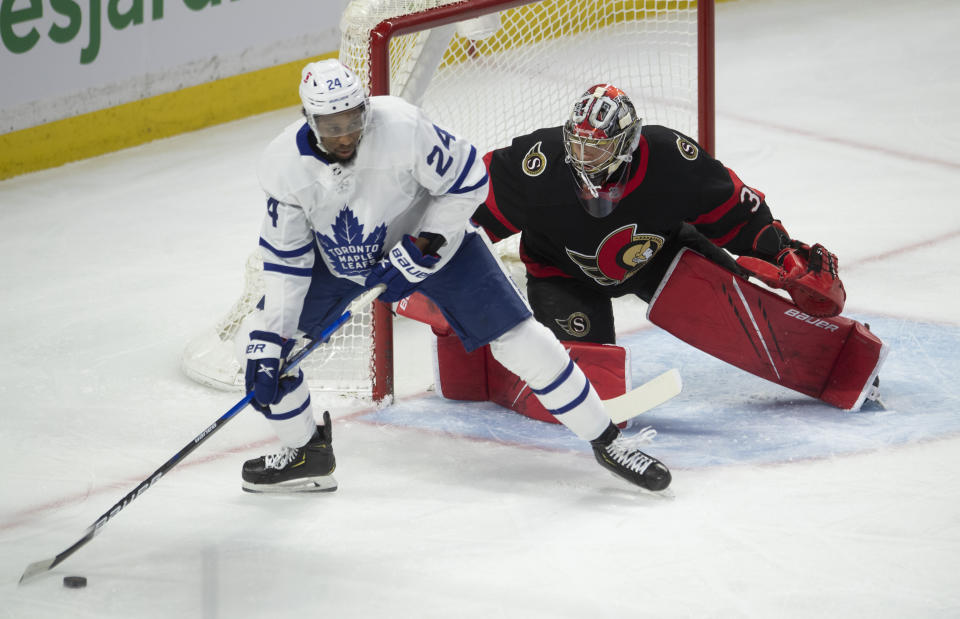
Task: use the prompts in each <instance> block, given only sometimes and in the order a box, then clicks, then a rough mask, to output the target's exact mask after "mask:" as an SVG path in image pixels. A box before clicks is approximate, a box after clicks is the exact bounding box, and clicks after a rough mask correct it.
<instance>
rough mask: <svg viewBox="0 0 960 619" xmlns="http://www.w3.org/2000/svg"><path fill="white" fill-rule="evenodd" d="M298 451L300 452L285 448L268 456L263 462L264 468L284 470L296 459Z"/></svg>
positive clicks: (292, 448) (293, 448) (295, 449)
mask: <svg viewBox="0 0 960 619" xmlns="http://www.w3.org/2000/svg"><path fill="white" fill-rule="evenodd" d="M298 451H300V450H299V449H297V448H295V447H284V448H283V449H281V450H280V451H279V452H277V453H275V454H269V455H266V456H264V460H263V463H264V467H265V468H268V469H282V468H283V467H285V466H287V465H288V464H290V463H291V462H292V461H293V459H294V458H296V456H297V452H298Z"/></svg>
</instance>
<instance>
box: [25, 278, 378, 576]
mask: <svg viewBox="0 0 960 619" xmlns="http://www.w3.org/2000/svg"><path fill="white" fill-rule="evenodd" d="M385 288H386V286H385V285H383V284H380V285H378V286H374V287H373V288H371V289H369V290H365V291H364V292H363V293H361V294H360V295H359V296H358V297H357V298H356V299H354V300H353V301H352V302H351V303H350V306H349V308H348V309H347V310H346V311H345V312H344V313H343V314H341V315H340V317H339V318H337V319H336V320H335V321H334V323H333V324H332V325H330V326H329V327H327V328H326V329H324V330H323V332H322V333H321V334H320V337H318V338H317V339H315V340H313V341H312V342H311V343H310V344H309V345H307V346H306V347H304V348H303V350H301V351H300V352H298V353H297V354H295V355H294V356H293V357H291V358H290V359H288V360H287V363H286V364H285V365H284V368H283V372H287V371H289V370H292V369H293V368H295V367H296V366H297V365H298V364H299V363H300V362H301V361H303V360H304V358H306V356H307V355H309V354H310V353H311V352H313V351H314V349H316V348H317V346H319V345H320V344H322V343H323V342H325V341H327V340H328V339H330V336H331V335H333V334H334V332H336V331H337V330H338V329H339V328H340V327H341V326H342V325H343V323H345V322H346V321H348V320H349V319H350V317H351V316H353V312H355V311H356V310H357V308H358V307H363V306H365V305H367V304H368V303H370V302H371V301H373V300H374V299H375V298H377V297H378V296H380V293H381V292H383V290H384V289H385ZM252 399H253V392H250V393H248V394H247V395H245V396H244V397H243V399H241V400H240V401H239V402H237V403H236V404H235V405H234V406H233V408H231V409H230V410H228V411H227V412H225V413H224V414H223V415H221V416H220V418H219V419H217V420H216V421H214V422H213V423H212V424H210V425H209V426H208V427H207V428H206V429H204V430H203V432H201V433H200V434H198V435H197V436H195V437H194V438H193V440H192V441H190V442H189V443H187V444H186V446H184V448H183V449H181V450H180V451H178V452H177V453H176V454H175V455H174V456H173V457H172V458H170V459H169V460H167V461H166V462H164V463H163V465H162V466H161V467H160V468H158V469H157V470H156V471H154V472H153V473H152V474H151V475H150V476H149V477H147V478H146V479H144V480H143V481H142V482H140V484H139V485H137V487H136V488H134V489H133V490H131V491H130V492H128V493H127V495H126V496H125V497H123V498H122V499H120V500H119V501H117V503H116V504H115V505H114V506H113V507H111V508H110V509H109V510H107V511H106V512H104V514H103V515H102V516H100V517H99V518H97V520H96V522H94V523H93V524H92V525H90V526H89V527H88V528H87V530H86V531H85V532H84V534H83V537H81V538H80V539H79V540H77V542H76V543H74V544H73V545H72V546H70V547H69V548H67V549H66V550H64V551H63V552H61V553H60V554H58V555H57V556H55V557H52V558H50V559H44V560H43V561H36V562H34V563H31V564H30V565H28V566H27V569H26V570H24V572H23V575H22V576H21V577H20V584H23V583H24V582H26V581H28V580H30V579H32V578H34V577H36V576H38V575H40V574H43V573H44V572H48V571H50V570H51V569H53V568H55V567H56V566H57V565H59V564H61V563H63V561H64V560H66V559H67V557H69V556H70V555H72V554H73V553H75V552H76V551H78V550H80V548H82V547H83V546H84V545H85V544H86V543H87V542H89V541H90V540H92V539H93V538H94V537H95V536H96V535H97V534H98V533H99V532H100V529H102V528H103V526H104V525H106V524H107V522H109V521H110V519H111V518H113V517H114V516H116V515H117V514H118V513H120V511H121V510H122V509H123V508H124V507H126V506H127V505H129V504H130V503H132V502H133V500H134V499H136V498H137V497H139V496H140V495H141V494H143V493H144V492H146V491H147V490H148V489H149V488H150V487H151V486H152V485H153V484H155V483H157V482H158V481H159V480H160V478H161V477H163V476H164V475H166V474H167V473H169V472H170V470H171V469H172V468H173V467H175V466H176V465H177V464H179V463H180V461H181V460H183V459H184V458H186V457H187V456H188V455H190V454H191V453H192V452H193V450H195V449H196V448H197V447H199V446H200V445H201V444H203V443H204V441H206V440H207V439H208V438H210V437H211V436H213V435H214V434H215V433H216V432H217V431H218V430H219V429H220V428H222V427H223V426H224V425H225V424H226V423H227V422H228V421H230V420H231V419H233V417H234V416H236V414H237V413H239V412H240V411H242V410H243V409H244V408H246V407H247V405H248V404H250V400H252Z"/></svg>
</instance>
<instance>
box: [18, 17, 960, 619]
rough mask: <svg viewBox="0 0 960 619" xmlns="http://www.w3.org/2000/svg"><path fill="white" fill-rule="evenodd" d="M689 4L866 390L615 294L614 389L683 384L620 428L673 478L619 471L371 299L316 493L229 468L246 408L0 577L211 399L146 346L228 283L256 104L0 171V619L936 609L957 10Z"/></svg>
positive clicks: (223, 404)
mask: <svg viewBox="0 0 960 619" xmlns="http://www.w3.org/2000/svg"><path fill="white" fill-rule="evenodd" d="M717 14H718V15H717V16H718V27H717V65H718V77H717V90H718V94H717V102H718V113H717V124H718V134H717V149H718V154H719V156H720V158H721V159H722V160H723V161H724V163H726V164H727V165H729V166H730V167H732V168H733V169H735V170H736V171H737V172H738V173H739V175H740V176H741V178H743V179H744V181H745V182H747V183H749V184H751V185H754V186H756V187H758V188H760V189H761V190H763V191H764V192H766V194H767V197H768V200H769V202H770V204H771V205H772V208H773V209H774V211H775V213H776V215H777V216H779V217H780V218H782V219H783V221H784V222H785V224H786V226H787V228H788V230H790V231H791V233H792V234H793V235H794V236H795V237H797V238H800V239H804V240H808V241H817V242H821V243H824V244H825V245H826V246H827V247H828V248H830V249H831V250H832V251H834V252H836V253H837V254H838V255H839V257H840V264H841V271H842V273H843V276H844V282H845V284H846V286H847V290H848V294H849V301H848V308H847V309H848V313H849V314H850V315H851V316H853V317H855V318H858V319H860V320H864V321H867V322H870V323H871V326H872V328H873V329H874V331H875V332H876V333H877V334H878V335H880V337H882V338H883V339H884V340H885V341H887V342H888V343H889V344H890V345H891V352H890V355H889V357H888V360H887V363H886V366H885V369H884V372H882V373H881V379H882V381H883V388H884V392H885V393H884V398H885V399H886V401H887V404H888V410H887V411H883V412H869V413H856V414H849V413H843V412H841V411H837V410H834V409H831V408H829V407H826V406H823V405H821V404H819V403H818V402H815V401H812V400H809V399H806V398H803V397H801V396H798V395H795V394H792V393H790V392H787V391H784V390H782V389H779V388H777V387H775V386H773V385H769V384H767V383H765V382H763V381H761V380H759V379H755V378H753V377H751V376H747V375H745V374H743V373H742V372H739V371H737V370H734V369H732V368H730V367H727V366H724V365H723V364H721V363H719V362H716V361H714V360H712V359H710V358H709V357H706V356H705V355H703V354H701V353H699V352H697V351H694V350H691V349H689V348H687V347H684V346H683V345H681V344H679V343H677V342H676V341H675V340H673V339H672V338H671V337H670V336H667V335H666V334H664V333H662V332H659V331H657V330H655V329H649V328H646V326H645V324H644V321H643V319H642V312H643V306H642V304H636V305H633V306H631V305H623V306H619V307H618V309H617V312H618V320H619V321H620V324H621V326H622V327H623V328H624V330H625V332H624V334H623V336H622V341H623V342H624V343H626V344H628V345H629V346H630V348H631V351H632V353H633V368H634V380H635V381H641V380H645V379H646V378H650V377H652V376H655V375H656V374H658V373H659V372H661V371H663V369H665V368H667V367H679V368H680V369H681V372H682V373H683V376H684V383H685V391H684V393H683V394H682V395H681V396H679V397H678V398H676V399H675V400H673V401H672V402H670V403H668V404H667V405H665V406H663V407H661V408H658V409H655V410H653V411H651V412H649V413H647V414H646V415H644V416H643V417H642V418H640V419H639V420H638V422H643V423H649V424H652V425H653V426H654V427H655V428H656V429H657V430H658V431H659V435H658V437H657V438H656V440H655V441H654V443H653V444H652V445H651V447H650V451H651V452H652V453H655V454H657V455H659V456H660V457H662V458H663V459H664V461H666V462H667V464H669V465H670V466H671V467H672V468H673V470H674V485H673V497H672V498H664V497H657V496H651V495H644V494H638V493H637V492H635V491H634V490H632V489H631V488H630V487H629V486H626V485H624V484H622V483H621V482H619V481H618V480H616V479H614V478H613V477H612V476H610V475H609V474H608V473H606V472H605V471H604V470H603V469H602V468H600V467H599V466H597V465H596V464H595V463H594V462H593V461H592V458H591V456H590V454H589V453H588V452H587V451H586V449H585V448H584V446H583V445H582V444H580V443H579V442H578V441H576V440H574V439H572V438H571V437H570V436H569V434H566V433H565V432H564V431H563V429H562V428H560V427H557V426H550V425H546V424H541V423H537V422H533V421H530V420H527V419H525V418H520V417H518V416H516V415H513V414H511V413H508V412H505V411H503V409H499V408H497V407H496V406H493V405H490V404H469V405H462V404H455V403H450V402H445V401H443V400H441V399H439V398H437V397H436V396H435V395H433V394H432V393H430V392H427V391H426V389H427V388H428V387H429V384H430V382H431V380H432V377H431V374H430V370H429V357H430V342H429V330H428V329H426V328H423V327H421V326H420V325H414V324H410V323H407V322H400V323H399V324H398V328H397V334H398V338H399V339H401V340H402V342H403V343H402V345H401V346H400V348H399V351H398V354H399V355H400V356H401V357H400V360H399V362H398V364H397V367H398V383H399V384H400V386H401V395H402V396H403V397H402V398H401V399H400V401H399V402H398V403H397V404H396V405H395V406H393V407H392V408H389V409H386V410H382V411H370V410H363V409H361V410H351V409H350V408H349V407H347V406H344V405H341V404H339V403H336V402H334V403H333V404H334V405H335V406H334V408H333V413H334V416H335V418H336V422H335V424H334V442H335V445H336V449H337V457H338V469H337V478H338V480H339V482H340V489H339V490H338V491H337V492H336V493H333V494H325V495H314V496H299V497H272V496H259V495H249V494H245V493H243V492H241V491H240V479H239V472H240V471H239V469H240V465H241V462H242V461H243V460H244V459H246V458H249V457H253V456H256V455H259V454H260V453H263V452H264V451H266V450H270V449H272V448H273V447H274V446H275V443H274V442H273V440H272V436H271V433H270V431H269V429H268V427H267V425H266V423H265V422H264V421H263V420H262V419H260V418H259V417H258V416H257V415H255V414H254V413H253V412H251V411H246V412H244V413H242V414H240V415H239V416H238V417H237V418H236V419H235V420H233V421H231V422H230V424H228V425H227V426H226V427H224V429H223V430H221V431H220V432H218V433H217V434H216V435H214V436H213V437H212V438H211V439H210V440H209V441H208V442H207V443H206V444H204V445H203V446H202V447H201V448H200V449H199V450H197V452H196V453H194V454H193V455H192V456H191V457H190V458H189V459H188V460H187V461H186V462H184V463H183V464H182V465H180V466H178V467H177V468H176V469H175V470H174V471H173V472H172V473H170V474H169V476H168V477H166V478H164V479H162V480H161V481H160V482H159V483H158V484H157V485H156V486H154V487H152V488H151V489H150V490H149V491H148V492H147V493H145V494H144V495H143V496H141V497H140V498H139V499H138V500H136V501H135V502H133V503H132V504H131V505H130V506H129V507H127V508H126V509H125V510H124V511H123V512H121V513H120V514H119V515H118V516H117V517H116V518H115V519H114V520H112V521H111V522H110V523H109V524H108V525H107V526H106V527H105V528H104V529H103V532H102V533H101V534H100V535H99V536H98V537H97V538H96V539H94V540H93V541H92V542H91V543H90V544H88V545H87V546H86V547H84V548H83V549H81V550H80V551H79V552H78V553H77V554H75V555H74V556H73V557H71V558H70V559H68V560H67V561H66V562H64V563H63V564H62V565H60V566H58V567H57V568H55V569H54V570H53V571H52V572H51V573H50V574H48V575H46V576H44V577H41V578H38V579H36V580H35V581H33V582H31V583H27V584H25V585H23V586H18V585H17V580H18V579H19V577H20V575H21V573H22V572H23V570H24V568H25V567H26V566H27V565H28V564H29V563H31V562H33V561H37V560H41V559H44V558H47V557H52V556H53V555H55V554H56V553H58V552H60V551H62V550H63V549H65V548H66V547H68V546H69V545H70V544H72V543H73V542H75V541H76V540H77V539H78V538H79V537H80V536H81V535H82V534H83V532H84V530H85V529H86V527H87V526H88V525H90V524H91V523H92V522H93V521H94V520H95V519H96V518H97V517H98V516H99V515H100V514H101V513H103V512H104V511H105V510H107V509H108V508H109V507H110V506H111V505H113V504H114V503H115V502H116V501H118V500H119V499H120V498H121V497H122V496H123V495H124V494H126V492H128V491H129V490H130V489H132V488H133V487H134V486H136V484H138V483H139V482H140V481H141V480H142V479H143V478H144V477H146V476H147V475H149V474H150V472H152V471H153V470H154V469H156V468H157V467H158V466H159V465H160V464H161V463H163V462H164V461H165V460H166V459H168V458H169V457H170V456H171V455H173V454H174V453H176V452H177V451H178V450H179V449H180V448H181V447H183V446H184V444H185V443H187V442H188V441H189V440H191V439H192V438H193V437H194V436H195V435H196V434H198V433H199V432H200V431H201V430H203V429H204V428H205V427H206V426H207V425H208V424H209V423H210V422H212V421H213V420H214V419H216V418H217V417H218V416H219V415H220V414H221V413H223V412H224V411H225V410H227V409H228V408H230V406H232V405H233V404H234V403H235V402H236V400H237V399H238V398H239V396H238V395H234V394H225V393H222V392H216V391H211V390H208V389H206V388H204V387H201V386H199V385H196V384H194V383H192V382H190V381H189V380H188V379H186V378H185V377H184V376H183V375H182V374H181V373H180V371H179V369H178V357H179V354H180V352H181V350H182V348H183V346H184V344H185V343H186V341H187V340H188V339H189V338H190V337H191V336H192V335H194V334H195V333H197V332H199V331H200V330H202V329H204V328H206V327H209V326H210V324H211V322H212V321H213V320H215V319H216V318H217V317H219V316H220V314H221V313H222V312H223V311H224V310H225V309H226V308H227V307H228V306H229V305H230V303H232V302H233V300H234V299H235V297H236V294H237V292H238V291H239V288H240V286H241V284H242V277H243V271H242V267H243V264H244V261H245V259H246V256H247V253H248V251H249V248H250V247H251V245H252V244H253V243H254V242H255V239H256V234H257V231H258V227H259V219H260V199H259V196H260V193H259V188H258V186H257V181H256V178H255V175H254V164H255V161H256V158H257V156H258V154H259V152H260V150H261V149H262V147H263V145H264V144H265V143H266V142H267V141H268V140H269V139H271V138H272V137H273V135H274V134H275V133H276V132H278V131H279V130H280V129H281V128H282V127H283V126H284V125H285V124H286V123H287V122H288V120H289V119H290V118H292V117H293V116H294V115H295V114H296V113H297V111H296V110H295V109H290V110H283V111H280V112H275V113H271V114H266V115H263V116H259V117H255V118H250V119H246V120H243V121H239V122H234V123H230V124H227V125H223V126H219V127H214V128H211V129H208V130H204V131H200V132H196V133H192V134H188V135H184V136H181V137H177V138H174V139H168V140H162V141H158V142H154V143H151V144H148V145H145V146H142V147H139V148H135V149H131V150H127V151H123V152H120V153H115V154H111V155H108V156H104V157H99V158H96V159H92V160H88V161H83V162H79V163H75V164H71V165H67V166H64V167H61V168H57V169H54V170H49V171H44V172H39V173H35V174H30V175H26V176H21V177H18V178H14V179H10V180H6V181H3V182H0V230H3V232H4V239H3V243H2V244H0V260H2V264H3V265H4V266H3V268H2V271H0V278H2V279H0V284H2V289H3V299H4V302H3V305H2V310H0V312H2V318H3V330H2V333H3V342H4V347H3V350H4V354H3V356H2V358H0V377H2V378H0V401H2V431H0V447H2V452H0V453H2V455H3V466H2V469H0V617H13V618H17V619H20V618H31V619H32V618H45V617H91V618H93V617H96V618H104V617H184V618H186V617H203V618H213V617H224V618H225V617H279V616H284V615H296V616H304V615H306V616H327V617H338V618H343V617H411V618H423V617H444V618H449V617H483V618H484V619H488V618H490V617H510V618H513V617H517V618H521V617H522V618H524V619H535V618H540V617H542V618H551V619H553V618H560V617H571V618H572V617H584V616H591V617H628V616H629V617H644V616H658V617H698V618H699V617H717V618H721V617H722V618H729V617H757V618H761V617H762V618H768V617H814V616H816V617H865V618H866V617H869V618H876V617H891V618H893V617H957V616H960V576H958V574H960V475H958V474H957V473H958V468H960V437H958V430H960V389H958V387H957V378H958V375H960V371H958V370H960V362H958V358H960V357H958V350H960V320H958V312H957V305H958V303H957V301H958V297H960V292H958V290H960V258H958V255H960V208H958V206H960V204H958V201H957V198H956V192H957V187H958V186H960V137H958V136H960V117H958V115H957V114H956V111H955V108H956V101H958V100H960V81H958V80H957V76H958V75H960V60H958V59H960V40H958V39H957V37H956V34H955V30H956V24H957V23H960V5H958V4H957V3H955V2H948V1H936V0H922V1H919V2H915V3H912V4H910V5H909V6H906V5H904V4H903V3H902V2H900V3H893V2H892V1H889V0H881V1H876V2H871V3H867V4H864V3H854V2H829V1H827V0H810V1H808V2H803V3H798V2H788V1H787V0H767V1H763V2H760V1H759V0H743V1H741V2H730V3H722V4H720V5H718V7H717ZM73 574H78V575H84V576H86V577H87V578H88V579H89V584H88V586H87V587H86V588H85V589H80V590H69V589H65V588H63V587H62V586H61V580H62V578H63V576H66V575H73Z"/></svg>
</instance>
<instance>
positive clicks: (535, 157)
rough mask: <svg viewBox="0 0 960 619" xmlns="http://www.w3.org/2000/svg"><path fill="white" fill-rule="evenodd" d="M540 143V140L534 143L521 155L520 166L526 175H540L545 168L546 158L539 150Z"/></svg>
mask: <svg viewBox="0 0 960 619" xmlns="http://www.w3.org/2000/svg"><path fill="white" fill-rule="evenodd" d="M540 144H541V142H537V143H536V144H534V145H533V146H532V147H530V150H528V151H527V154H526V155H524V156H523V162H522V163H521V164H520V167H522V168H523V173H524V174H526V175H527V176H540V175H541V174H543V171H544V170H546V169H547V158H546V157H545V156H544V154H543V153H542V152H540Z"/></svg>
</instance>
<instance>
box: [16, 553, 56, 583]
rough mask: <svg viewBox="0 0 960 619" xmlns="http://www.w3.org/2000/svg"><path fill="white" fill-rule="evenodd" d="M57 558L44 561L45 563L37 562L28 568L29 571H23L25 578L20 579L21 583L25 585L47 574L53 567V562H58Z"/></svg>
mask: <svg viewBox="0 0 960 619" xmlns="http://www.w3.org/2000/svg"><path fill="white" fill-rule="evenodd" d="M56 560H57V558H56V557H51V558H50V559H44V560H43V561H36V562H34V563H31V564H30V565H28V566H27V569H25V570H24V571H23V576H21V577H20V583H19V584H21V585H22V584H23V583H25V582H27V581H28V580H32V579H33V578H36V577H37V576H39V575H40V574H45V573H46V572H48V571H49V570H50V568H51V567H53V562H54V561H56Z"/></svg>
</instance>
